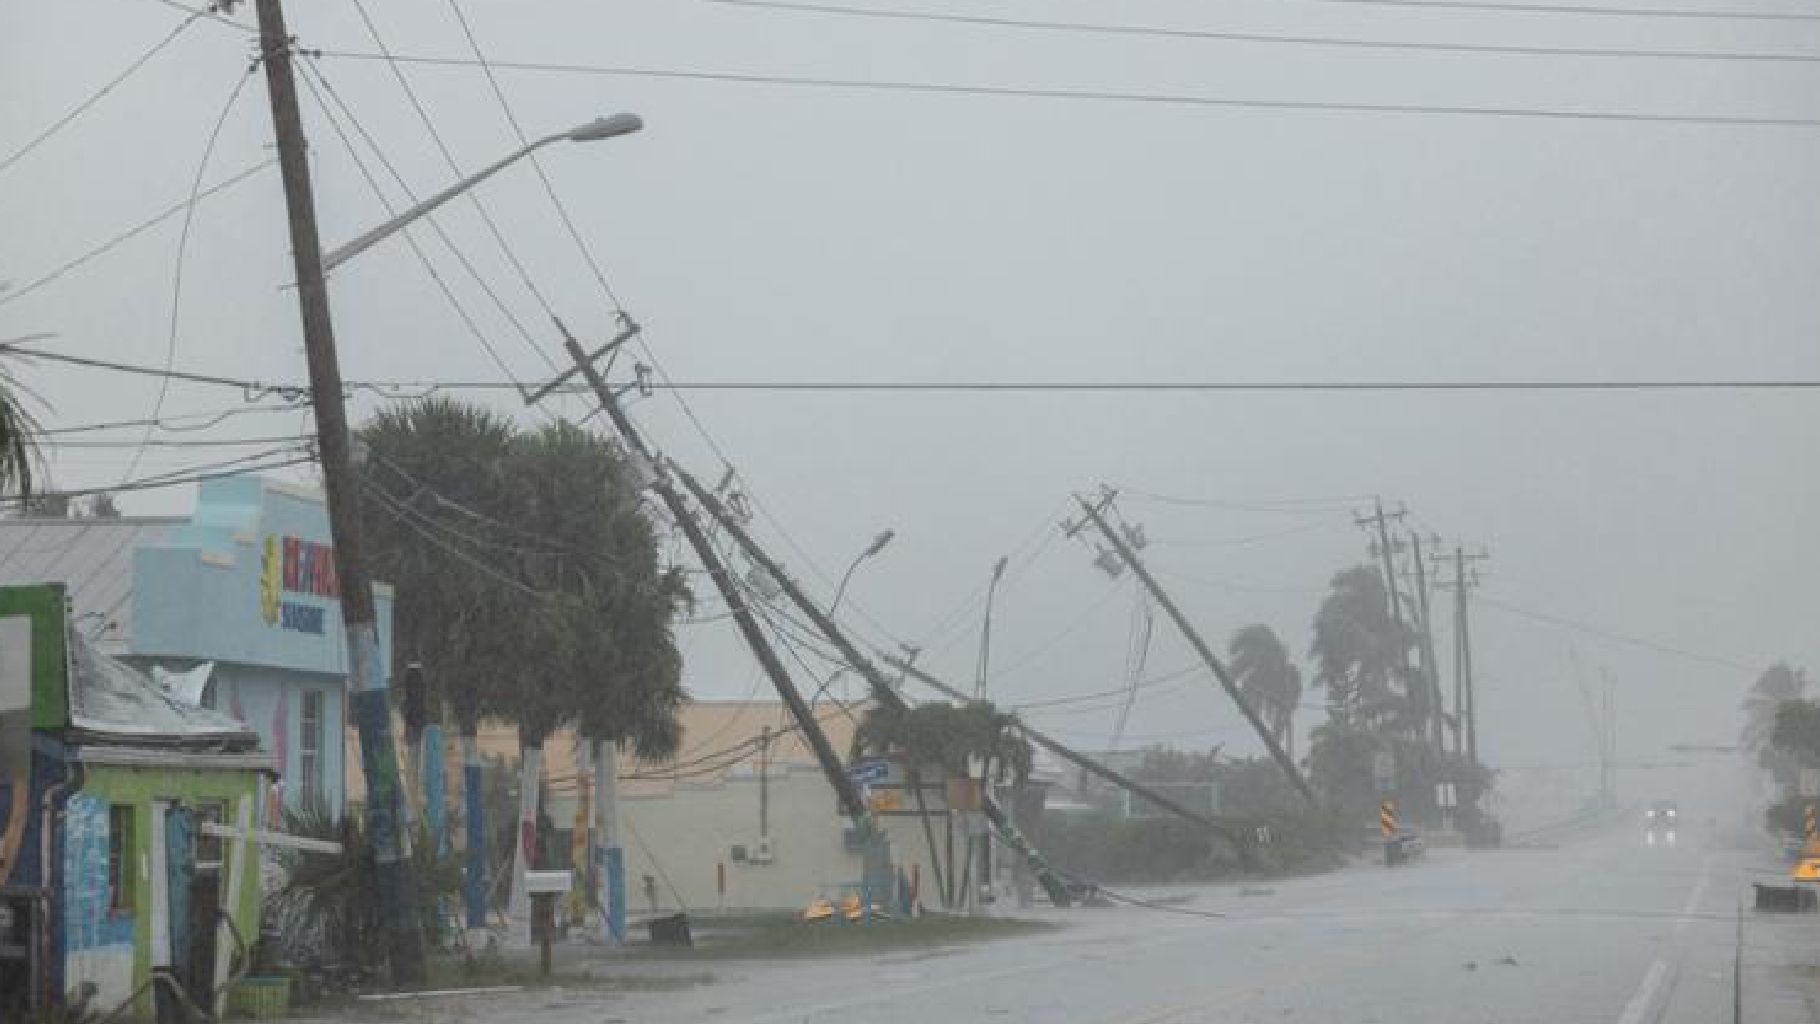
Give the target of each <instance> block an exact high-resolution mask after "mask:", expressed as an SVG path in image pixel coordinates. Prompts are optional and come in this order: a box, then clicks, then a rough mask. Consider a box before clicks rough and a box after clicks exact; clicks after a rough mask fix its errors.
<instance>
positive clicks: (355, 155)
mask: <svg viewBox="0 0 1820 1024" xmlns="http://www.w3.org/2000/svg"><path fill="white" fill-rule="evenodd" d="M302 66H303V68H304V70H305V72H306V73H305V74H304V76H303V80H304V83H305V84H306V85H308V86H309V87H310V91H311V92H312V94H316V102H317V104H318V105H319V106H321V107H322V108H323V114H324V116H325V117H326V118H327V119H328V121H329V125H330V127H332V128H333V129H334V130H335V133H336V135H337V136H338V137H340V139H341V142H342V145H343V146H344V147H346V149H347V151H348V156H349V157H350V158H351V159H352V160H353V162H354V166H355V167H356V168H357V169H358V170H359V171H360V174H361V177H363V178H364V179H366V182H367V185H368V186H369V187H370V188H371V189H372V191H373V194H374V195H375V196H376V197H378V199H379V204H380V206H382V207H383V208H384V209H385V211H386V213H387V214H388V215H392V216H396V215H397V212H398V211H397V209H396V208H395V207H394V206H393V205H392V202H391V200H390V199H389V198H387V196H386V194H385V190H384V189H383V188H381V187H380V185H379V181H378V179H377V177H375V176H374V174H373V173H372V171H371V170H370V169H368V167H367V166H366V163H365V161H363V160H362V159H361V158H360V153H359V151H358V149H357V148H356V147H355V146H354V143H353V141H352V140H351V139H349V138H348V135H347V133H346V132H345V131H343V130H342V127H341V125H340V123H339V122H338V121H337V120H336V118H335V115H334V110H332V109H330V108H329V106H328V104H327V103H325V102H324V101H323V99H322V94H326V95H327V96H328V97H329V98H330V99H332V100H334V102H335V106H336V108H339V109H340V111H341V113H342V115H343V116H344V117H346V118H347V120H348V123H349V125H350V126H352V128H353V130H354V132H355V133H356V134H358V135H359V136H360V137H361V139H362V140H364V141H365V142H366V144H367V147H368V148H369V149H370V150H372V152H373V155H374V157H375V159H377V160H378V161H379V163H380V165H381V166H382V167H384V168H385V169H386V171H387V172H388V173H390V174H391V176H392V180H393V181H394V182H395V183H397V185H398V187H399V189H400V190H402V191H403V192H404V195H405V198H407V199H408V200H410V201H411V202H413V203H414V202H416V201H417V194H416V192H415V191H413V190H412V189H411V186H410V185H409V184H408V183H407V182H406V181H405V178H404V175H403V174H402V173H400V171H399V170H398V166H397V165H396V164H395V163H393V162H392V160H391V158H389V157H387V156H386V154H385V151H384V150H383V149H381V148H380V147H379V143H378V140H376V139H375V138H374V137H373V135H372V133H370V132H368V131H367V129H366V125H365V124H364V123H362V122H361V120H360V118H359V117H358V116H356V115H355V113H354V110H353V108H352V107H351V106H350V105H349V104H348V102H347V101H346V100H345V99H344V98H342V95H341V93H340V92H339V91H338V90H336V89H335V87H334V84H333V83H332V82H330V81H329V80H328V77H327V76H326V75H324V74H323V73H322V69H321V67H319V66H318V65H317V63H316V62H315V61H314V60H306V61H304V62H303V64H302ZM312 75H314V77H315V83H320V85H321V94H317V91H316V90H317V85H316V84H315V83H312V81H311V76H312ZM407 89H408V86H407ZM413 95H414V94H413ZM425 116H426V117H427V116H428V115H425ZM432 130H434V129H432ZM469 198H472V199H474V201H475V203H476V204H478V203H479V199H477V198H475V197H473V196H472V195H470V196H469ZM424 220H425V221H426V222H427V223H428V225H429V228H430V230H431V231H432V232H434V233H435V234H436V237H437V238H439V239H440V240H441V241H442V244H443V245H444V246H445V247H447V249H448V250H449V253H450V254H451V255H452V256H454V257H455V261H456V262H457V263H459V264H460V265H461V267H462V268H463V269H464V270H466V271H467V272H468V276H469V277H471V278H472V279H473V280H474V282H475V284H476V285H478V286H479V287H480V290H481V291H482V293H484V294H485V295H486V296H487V298H488V299H490V300H491V301H492V303H493V306H494V308H495V309H497V310H498V311H499V313H500V315H501V316H502V317H503V318H504V319H505V321H506V322H507V323H509V324H511V325H512V327H513V329H514V330H516V331H517V332H518V335H519V337H520V338H522V339H523V340H524V343H525V344H526V345H527V346H528V347H530V348H531V349H532V350H533V351H540V350H539V349H538V346H537V342H536V340H535V339H533V338H532V336H531V332H530V329H529V328H527V327H525V325H524V323H523V322H522V321H521V320H519V319H518V316H517V314H515V313H513V312H512V309H511V307H510V306H508V305H506V303H505V300H504V299H503V298H501V297H500V295H499V293H498V292H497V291H496V290H494V288H493V286H492V285H491V284H490V283H488V281H487V280H486V278H485V277H484V276H482V274H481V273H480V270H479V268H478V267H476V266H475V265H474V263H473V261H472V260H470V259H469V258H468V256H467V254H466V253H465V252H464V251H462V249H461V247H460V246H458V245H456V244H455V240H454V239H453V238H452V237H450V235H449V233H448V231H447V230H446V229H445V228H444V227H443V226H442V224H441V222H440V221H438V220H437V219H436V217H434V216H425V217H424ZM401 233H402V234H403V235H404V239H405V242H406V244H408V245H409V246H410V247H411V251H412V252H413V253H414V254H415V255H416V256H417V261H418V263H419V264H420V265H421V266H422V267H423V269H424V273H426V274H427V275H429V278H430V280H431V281H432V282H433V283H434V284H435V285H436V288H437V290H438V291H440V292H441V293H442V296H443V298H444V300H446V301H447V302H448V303H449V305H450V307H451V308H453V309H454V310H455V313H456V315H457V316H458V317H459V318H460V319H461V321H462V324H463V325H464V326H465V327H466V328H467V329H468V334H469V335H470V336H472V337H473V338H474V340H475V342H477V343H478V344H479V345H480V347H481V349H482V350H483V351H485V352H486V354H487V356H488V358H490V359H491V360H492V361H493V365H495V366H497V367H498V368H499V372H500V373H503V374H505V376H506V379H507V380H509V381H511V382H512V386H513V387H514V388H515V389H517V390H518V391H519V392H520V393H523V391H524V387H523V385H522V384H520V383H519V380H518V377H517V375H516V374H514V373H513V372H512V369H511V367H510V366H508V365H507V364H506V361H505V359H504V357H502V356H501V355H500V354H499V349H498V348H497V347H496V346H495V345H494V344H493V343H492V341H490V340H489V339H488V338H487V336H486V332H484V331H482V330H481V329H480V325H479V323H478V322H477V321H476V320H475V319H474V316H473V314H472V313H470V312H469V311H468V309H467V307H466V306H464V305H463V304H462V303H461V301H460V299H458V298H457V297H456V295H455V292H454V289H453V288H452V287H451V286H450V285H449V283H448V281H447V280H445V279H444V278H443V276H442V274H441V273H440V272H438V271H437V269H436V266H435V264H434V263H433V262H432V261H431V260H430V257H429V254H428V253H426V252H425V251H424V249H423V247H422V246H421V245H419V244H418V242H417V239H416V238H415V237H414V236H413V235H412V234H411V232H410V230H409V229H405V230H404V231H402V232H401ZM500 244H501V245H504V244H505V243H504V241H503V239H502V240H501V243H500Z"/></svg>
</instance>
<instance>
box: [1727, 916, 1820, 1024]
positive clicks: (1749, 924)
mask: <svg viewBox="0 0 1820 1024" xmlns="http://www.w3.org/2000/svg"><path fill="white" fill-rule="evenodd" d="M1749 898H1750V895H1749V888H1748V886H1747V887H1746V899H1747V900H1748V899H1749ZM1748 906H1749V904H1748V902H1747V904H1746V907H1747V909H1746V910H1745V912H1744V922H1743V929H1742V930H1743V944H1742V947H1741V948H1740V949H1739V950H1738V954H1739V964H1738V988H1739V992H1738V996H1739V1000H1738V1002H1739V1010H1740V1011H1741V1012H1740V1013H1739V1015H1738V1021H1739V1022H1740V1024H1815V1022H1820V914H1813V913H1807V914H1775V913H1758V912H1755V911H1752V910H1750V909H1748ZM1727 1019H1730V1018H1727Z"/></svg>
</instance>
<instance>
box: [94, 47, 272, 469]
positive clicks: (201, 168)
mask: <svg viewBox="0 0 1820 1024" xmlns="http://www.w3.org/2000/svg"><path fill="white" fill-rule="evenodd" d="M258 66H259V65H258V63H257V62H253V61H249V62H248V63H247V66H246V69H245V70H244V71H242V72H241V73H240V77H239V79H237V80H236V81H235V82H234V88H233V89H231V90H229V92H228V98H227V102H226V103H223V104H222V105H221V113H219V114H217V115H216V116H215V123H214V125H213V126H211V127H210V129H209V137H208V141H207V142H206V143H204V144H203V146H202V159H200V160H198V161H196V174H195V177H193V178H191V179H190V195H189V199H188V200H187V201H186V202H185V203H184V204H183V227H182V229H181V230H180V231H179V232H178V233H177V256H176V258H175V259H174V260H173V261H172V267H171V312H170V320H169V326H168V329H167V331H166V336H165V344H164V372H165V375H164V376H163V377H160V378H159V381H158V397H157V398H155V399H153V401H152V415H151V418H152V419H157V418H158V414H159V413H161V412H163V411H164V400H165V398H166V397H167V396H168V395H169V394H170V389H171V380H172V377H171V376H170V372H171V367H172V366H173V365H174V364H175V363H176V361H177V329H178V325H179V324H180V323H181V315H182V310H183V268H184V265H185V262H186V261H185V256H186V255H187V254H188V252H189V242H190V227H191V226H192V225H193V224H194V223H195V220H196V197H197V195H198V194H200V193H201V191H202V176H203V174H205V173H206V172H207V171H208V167H209V158H210V157H212V156H214V155H215V143H217V142H218V141H220V139H221V129H222V127H223V126H225V125H226V124H227V119H228V115H229V114H231V113H233V112H234V104H235V103H236V102H238V101H239V99H240V93H241V91H242V90H244V89H245V88H246V84H247V83H248V82H250V81H252V78H253V71H254V69H255V68H257V67H258ZM151 436H152V428H151V426H150V425H149V424H148V425H147V426H146V428H145V432H144V434H143V435H142V439H146V438H150V437H151ZM140 451H141V452H143V451H144V449H143V448H141V449H140ZM138 468H139V460H138V458H137V457H135V458H134V459H133V461H132V462H131V463H130V464H129V465H128V466H127V468H126V472H125V473H123V474H121V477H122V478H123V479H124V478H126V477H130V476H132V475H133V472H134V471H135V470H137V469H138Z"/></svg>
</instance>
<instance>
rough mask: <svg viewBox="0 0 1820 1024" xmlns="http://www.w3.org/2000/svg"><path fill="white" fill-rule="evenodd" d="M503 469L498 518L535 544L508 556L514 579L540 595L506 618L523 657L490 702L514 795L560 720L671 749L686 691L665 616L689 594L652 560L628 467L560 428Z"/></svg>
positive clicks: (649, 749) (521, 450)
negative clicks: (513, 561) (506, 748)
mask: <svg viewBox="0 0 1820 1024" xmlns="http://www.w3.org/2000/svg"><path fill="white" fill-rule="evenodd" d="M509 465H510V476H511V481H512V487H511V502H510V520H511V522H512V523H513V524H514V525H515V526H517V527H518V528H520V529H522V530H523V531H525V534H526V539H527V542H528V541H529V540H531V539H532V538H534V539H535V542H536V544H537V546H536V547H527V548H526V549H525V550H524V551H522V552H521V553H520V555H519V557H518V559H517V561H518V567H519V573H520V578H521V579H523V581H524V582H525V584H526V585H527V586H528V587H529V588H530V589H531V590H532V591H534V592H536V593H538V594H540V595H543V597H542V598H541V599H540V600H535V601H527V602H524V603H523V605H522V608H521V610H520V612H519V614H518V615H517V616H516V617H515V618H516V621H517V623H518V630H519V635H520V636H521V637H522V638H523V640H524V642H525V644H526V656H525V657H524V658H523V659H522V660H521V661H520V662H519V664H518V665H517V666H516V668H515V670H514V671H512V672H511V673H510V675H509V676H508V678H507V679H506V680H505V682H506V684H507V685H506V686H504V687H503V688H501V689H500V690H499V691H498V693H497V694H496V697H497V699H496V701H495V703H494V704H493V707H492V711H493V713H494V714H495V715H497V716H498V717H500V718H502V719H505V720H508V721H511V722H514V723H515V724H516V725H517V726H518V736H519V745H520V751H521V761H520V764H521V766H522V768H523V779H522V783H521V785H522V786H524V787H526V788H524V789H522V790H521V792H524V793H531V792H534V787H537V786H538V785H539V780H538V779H537V778H536V777H535V769H536V766H537V765H538V763H539V762H540V761H541V756H542V749H543V745H544V743H545V741H546V740H547V739H548V738H549V736H550V735H551V733H553V732H555V731H556V730H557V729H558V728H560V727H562V726H564V725H574V726H576V728H577V732H578V734H580V735H582V736H585V737H587V738H589V739H595V740H601V741H606V742H613V743H616V744H625V745H627V746H630V747H631V748H632V749H634V750H636V751H637V752H638V753H640V754H641V755H645V756H650V757H654V758H661V757H667V756H669V755H671V754H673V753H674V752H675V750H676V747H677V745H678V744H679V742H680V740H681V734H680V726H679V725H678V723H677V720H676V712H677V709H678V708H679V707H680V706H681V705H682V703H683V701H684V700H685V699H686V695H685V694H684V692H683V690H682V682H681V680H682V657H681V655H680V653H679V652H678V650H677V647H676V642H675V636H674V633H673V632H672V624H673V623H674V621H675V619H676V617H677V616H678V615H679V614H681V613H683V612H684V611H686V610H687V608H688V607H689V602H690V595H689V591H688V588H687V586H686V584H685V582H684V579H683V576H682V573H681V571H680V570H678V569H674V568H670V569H666V568H663V567H662V566H661V565H660V563H659V559H658V538H657V533H656V530H655V528H654V527H653V526H652V523H651V520H650V519H649V518H648V517H647V515H646V513H645V512H644V510H643V509H642V507H641V505H640V493H641V491H642V486H641V484H640V483H639V481H638V478H637V475H636V474H635V473H634V472H633V470H632V468H631V466H630V464H629V463H628V461H627V460H626V457H625V455H624V454H623V452H622V450H621V449H620V447H619V445H618V444H616V443H614V442H612V441H610V440H608V439H606V438H604V437H602V436H600V435H599V434H595V433H591V432H589V431H587V430H585V429H583V428H581V427H579V426H576V425H574V424H571V423H556V424H552V425H550V426H546V427H544V428H542V429H541V430H538V431H536V432H535V433H531V434H527V435H524V436H522V437H520V438H519V439H518V440H517V441H516V442H515V443H514V444H513V446H512V453H511V457H510V460H509Z"/></svg>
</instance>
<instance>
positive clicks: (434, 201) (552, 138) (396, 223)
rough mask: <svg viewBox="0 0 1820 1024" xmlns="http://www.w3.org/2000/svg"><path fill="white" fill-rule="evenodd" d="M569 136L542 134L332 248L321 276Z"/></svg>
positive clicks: (323, 261)
mask: <svg viewBox="0 0 1820 1024" xmlns="http://www.w3.org/2000/svg"><path fill="white" fill-rule="evenodd" d="M569 135H570V133H569V132H558V133H557V134H555V135H546V136H544V137H543V138H541V139H538V140H537V141H536V142H533V143H530V144H528V145H526V146H523V147H522V148H520V149H519V150H518V151H517V152H515V153H512V154H510V155H508V156H506V157H505V158H503V159H500V160H497V161H495V162H493V163H491V164H489V165H487V166H486V167H484V168H482V169H481V170H478V171H476V172H474V173H473V174H470V175H468V176H467V177H466V178H463V179H462V180H460V181H458V182H456V183H455V184H453V185H450V186H449V187H448V188H445V189H443V190H442V191H441V192H438V193H436V194H435V195H433V196H431V197H430V198H428V199H425V200H424V201H423V202H421V203H418V204H417V205H416V206H413V207H411V208H410V209H408V210H406V211H404V212H403V213H401V214H399V215H398V216H396V217H393V218H392V219H391V220H388V221H386V222H385V223H384V224H381V225H379V226H378V227H376V228H374V229H373V230H371V231H368V232H367V233H366V234H364V235H361V236H360V237H359V238H356V239H354V240H353V241H351V242H348V243H347V244H346V245H343V246H342V247H340V248H339V249H336V250H335V251H333V252H331V253H329V254H328V255H327V256H324V257H323V258H322V271H323V273H325V274H326V273H328V272H329V271H331V270H334V269H335V268H336V267H338V266H340V265H342V264H343V263H346V262H347V261H348V260H351V259H353V258H354V257H356V256H358V255H360V254H361V253H363V252H366V251H367V250H368V249H371V248H372V247H373V246H374V245H377V244H378V243H379V242H381V241H383V240H384V239H385V238H387V237H389V236H391V235H393V234H395V233H397V232H398V231H400V230H402V229H403V228H405V227H406V226H407V225H409V224H410V223H411V222H412V221H415V220H417V219H418V218H420V217H422V216H423V215H425V214H427V213H429V212H430V211H432V210H434V209H436V208H437V207H438V206H441V205H442V204H444V203H446V202H448V201H449V200H451V199H453V198H455V197H456V196H458V195H460V194H462V193H463V192H466V191H467V190H468V189H471V188H473V187H474V186H475V185H478V184H480V183H481V182H483V181H485V180H487V179H488V178H491V177H492V176H493V175H495V174H498V173H499V172H500V171H501V170H504V169H505V168H506V167H508V166H510V165H512V164H514V163H517V162H518V161H520V160H523V159H524V158H525V157H527V156H530V155H531V154H532V153H534V152H536V151H537V150H539V149H542V148H543V147H544V146H547V145H549V144H550V143H552V142H557V141H560V140H562V139H566V138H568V137H569Z"/></svg>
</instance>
